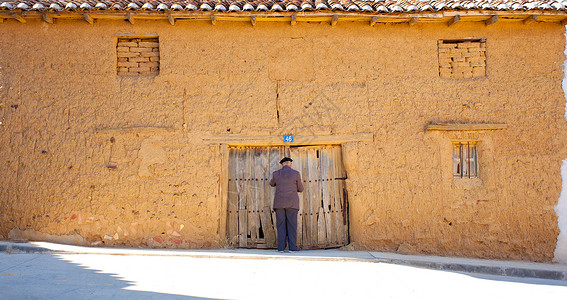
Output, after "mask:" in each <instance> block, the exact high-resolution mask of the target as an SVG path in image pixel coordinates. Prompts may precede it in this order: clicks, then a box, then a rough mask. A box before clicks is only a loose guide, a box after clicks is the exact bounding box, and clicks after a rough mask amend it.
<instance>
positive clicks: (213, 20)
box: [211, 15, 217, 26]
mask: <svg viewBox="0 0 567 300" xmlns="http://www.w3.org/2000/svg"><path fill="white" fill-rule="evenodd" d="M211 24H212V25H213V26H215V25H217V18H215V15H211Z"/></svg>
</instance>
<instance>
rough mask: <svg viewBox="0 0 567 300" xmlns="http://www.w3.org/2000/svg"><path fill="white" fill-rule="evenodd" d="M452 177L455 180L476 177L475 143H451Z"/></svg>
mask: <svg viewBox="0 0 567 300" xmlns="http://www.w3.org/2000/svg"><path fill="white" fill-rule="evenodd" d="M453 176H454V177H456V178H475V177H478V163H477V152H476V142H455V143H453Z"/></svg>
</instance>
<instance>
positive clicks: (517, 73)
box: [0, 20, 567, 261]
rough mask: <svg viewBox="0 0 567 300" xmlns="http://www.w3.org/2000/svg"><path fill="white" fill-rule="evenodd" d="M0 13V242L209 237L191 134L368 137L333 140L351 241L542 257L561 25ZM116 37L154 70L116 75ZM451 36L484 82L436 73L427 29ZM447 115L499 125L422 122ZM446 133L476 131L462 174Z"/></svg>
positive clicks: (558, 106)
mask: <svg viewBox="0 0 567 300" xmlns="http://www.w3.org/2000/svg"><path fill="white" fill-rule="evenodd" d="M0 25H1V26H0V32H1V34H0V43H1V47H0V67H1V69H0V85H1V89H0V121H1V122H2V125H0V145H1V146H0V160H1V161H2V164H0V172H1V174H2V176H1V177H0V211H1V213H0V235H2V237H3V238H9V237H10V238H34V239H50V237H51V238H52V237H53V236H69V237H77V235H78V236H79V237H81V238H70V239H72V240H74V241H78V243H85V244H88V245H101V244H105V245H124V246H150V247H179V248H215V247H221V244H220V240H221V237H220V236H219V224H220V222H219V221H220V218H221V217H224V216H225V215H224V213H223V212H221V211H220V209H221V203H220V196H219V176H220V170H221V151H220V149H221V148H220V145H217V144H209V143H205V142H203V140H202V138H203V136H211V135H220V134H242V135H276V136H279V135H281V134H284V133H293V134H295V135H297V136H299V135H329V134H350V133H365V132H369V133H373V134H374V141H373V142H353V143H347V144H344V145H343V152H344V157H345V165H346V168H347V172H348V176H349V179H348V181H347V185H348V189H349V196H350V205H351V206H350V208H351V211H350V214H351V215H350V221H351V223H350V226H351V227H350V230H351V240H352V243H353V246H354V248H356V249H369V250H377V251H399V252H402V253H426V254H437V255H456V256H469V257H487V258H508V259H526V260H534V261H549V260H551V258H552V257H553V250H554V248H555V243H556V238H557V234H558V229H557V218H556V215H555V213H554V211H553V206H554V205H555V204H556V203H557V199H558V197H559V194H560V189H561V176H560V166H561V161H562V159H564V158H565V157H567V151H566V147H565V146H566V137H567V136H566V129H567V127H566V126H565V120H564V119H563V114H564V107H565V102H564V98H563V91H562V90H561V80H562V77H563V72H562V63H563V61H564V54H563V50H564V45H565V39H564V36H563V33H564V28H563V27H562V26H559V25H556V24H537V23H536V24H531V25H523V24H521V23H505V22H502V23H496V24H494V25H491V26H489V27H486V26H484V25H483V24H474V23H464V22H461V23H458V24H455V25H454V26H452V27H450V28H448V27H446V26H445V25H419V24H418V25H415V26H412V27H409V26H407V25H379V24H377V25H376V26H375V27H370V26H367V25H361V24H359V23H348V22H343V23H340V24H338V25H337V26H335V27H330V26H329V24H327V23H323V24H319V23H298V24H297V25H296V26H293V27H292V26H290V25H289V24H283V23H281V24H280V23H257V24H256V26H255V27H252V26H251V25H250V24H249V23H247V22H242V23H238V22H218V23H217V25H216V26H212V25H210V24H209V23H206V22H182V21H179V22H177V23H176V25H175V26H171V25H170V24H169V23H167V22H157V21H148V22H144V21H137V22H136V25H131V24H129V23H127V22H113V21H101V22H98V21H97V22H95V24H94V25H89V24H88V23H86V22H76V21H64V20H57V22H56V24H53V25H50V24H46V23H42V22H35V21H29V22H28V23H27V24H19V23H17V22H16V21H11V20H8V21H5V22H4V24H0ZM120 33H132V34H137V35H144V34H157V36H158V37H159V51H160V70H159V75H158V76H155V77H151V76H150V77H137V76H133V77H131V76H128V77H125V76H117V74H116V73H117V71H116V70H117V66H116V63H117V60H116V38H117V37H116V35H117V34H120ZM469 37H472V38H485V39H486V49H487V52H486V77H478V78H472V79H445V78H440V77H439V62H438V50H437V47H438V41H439V40H441V39H463V38H469ZM447 122H449V123H450V122H455V123H506V124H507V125H508V128H507V129H504V130H486V131H453V132H440V131H426V130H425V126H426V125H427V124H429V123H447ZM456 140H474V141H478V157H479V158H478V162H479V178H477V179H472V180H456V179H453V174H452V144H451V142H452V141H456ZM10 232H11V234H10Z"/></svg>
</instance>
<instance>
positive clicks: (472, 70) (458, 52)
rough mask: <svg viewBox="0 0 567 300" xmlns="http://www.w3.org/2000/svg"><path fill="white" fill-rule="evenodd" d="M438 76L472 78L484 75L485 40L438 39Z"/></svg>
mask: <svg viewBox="0 0 567 300" xmlns="http://www.w3.org/2000/svg"><path fill="white" fill-rule="evenodd" d="M438 52H439V76H440V77H441V78H472V77H483V76H486V40H485V39H474V40H472V39H467V40H440V41H439V44H438Z"/></svg>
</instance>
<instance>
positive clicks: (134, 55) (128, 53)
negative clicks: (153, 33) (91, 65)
mask: <svg viewBox="0 0 567 300" xmlns="http://www.w3.org/2000/svg"><path fill="white" fill-rule="evenodd" d="M116 57H117V64H116V67H117V69H116V70H117V72H118V75H120V76H137V75H157V74H158V73H159V40H158V38H120V37H119V38H118V43H117V44H116Z"/></svg>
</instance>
